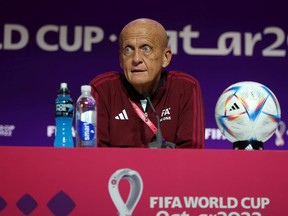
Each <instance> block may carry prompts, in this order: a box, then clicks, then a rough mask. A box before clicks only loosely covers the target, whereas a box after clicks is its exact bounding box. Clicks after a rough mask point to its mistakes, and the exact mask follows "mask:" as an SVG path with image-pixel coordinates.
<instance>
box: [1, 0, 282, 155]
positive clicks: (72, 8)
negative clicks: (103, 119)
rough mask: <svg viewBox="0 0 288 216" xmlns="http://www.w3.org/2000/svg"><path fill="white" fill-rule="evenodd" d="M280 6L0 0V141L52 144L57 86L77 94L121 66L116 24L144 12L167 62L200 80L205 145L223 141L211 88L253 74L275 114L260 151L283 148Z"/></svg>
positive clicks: (219, 89)
mask: <svg viewBox="0 0 288 216" xmlns="http://www.w3.org/2000/svg"><path fill="white" fill-rule="evenodd" d="M4 2H5V3H4ZM239 4H240V3H239ZM287 11H288V6H287V3H286V1H277V0H274V1H273V2H269V1H267V2H263V1H249V2H245V1H241V5H237V3H235V2H231V1H216V2H215V1H208V0H197V1H187V2H181V1H177V2H172V3H169V2H168V1H151V2H149V1H145V2H143V1H142V2H141V1H131V0H126V1H115V2H114V1H113V2H110V1H107V2H106V1H104V2H103V1H101V2H98V1H90V0H82V1H77V2H71V1H53V0H49V1H47V0H46V1H36V0H30V1H29V2H27V1H20V0H17V1H13V0H11V1H2V2H1V3H0V74H1V75H0V76H1V78H0V92H1V93H0V104H1V106H0V145H7V146H53V141H54V136H55V120H54V102H55V99H56V95H57V90H58V88H59V86H60V83H61V82H67V83H68V87H69V89H70V90H71V94H72V98H73V100H74V101H76V100H77V98H78V97H79V95H80V87H81V85H83V84H87V83H88V82H89V81H90V80H91V79H92V78H93V77H94V76H96V75H97V74H100V73H104V72H107V71H110V70H120V67H119V63H118V34H119V32H120V30H121V29H122V27H123V26H124V25H125V24H126V23H128V22H129V21H131V20H132V19H135V18H140V17H149V18H153V19H156V20H158V21H159V22H161V23H162V24H163V25H164V26H165V27H166V29H167V32H168V35H169V45H170V46H171V48H172V51H173V59H172V63H171V65H170V66H169V69H179V70H183V71H186V72H188V73H191V74H193V75H194V76H195V77H196V78H197V79H198V80H199V81H200V84H201V86H202V89H203V96H204V105H205V113H206V148H210V149H220V148H221V149H223V148H227V149H231V148H232V144H231V143H230V142H229V141H228V140H226V139H225V138H224V137H223V136H222V135H221V133H220V131H219V130H218V129H217V125H216V122H215V117H214V110H215V105H216V102H217V100H218V98H219V96H220V94H221V93H222V92H223V90H224V89H226V88H227V87H228V86H230V85H231V84H234V83H236V82H239V81H256V82H260V83H262V84H264V85H266V86H267V87H268V88H270V89H271V90H272V91H273V92H274V94H275V95H276V97H277V98H278V100H279V103H280V105H281V111H282V117H281V124H280V126H279V128H278V129H277V131H276V133H275V134H274V135H273V137H271V138H270V139H269V140H268V141H267V142H266V143H265V149H288V147H287V146H288V145H287V142H288V139H287V136H288V135H287V134H288V131H287V129H286V124H287V118H288V117H287V115H288V114H287V110H288V107H287V106H288V105H287V81H288V79H287V66H288V60H287V57H288V49H287V47H288V28H287V27H288V26H287V23H288V16H287ZM99 126H100V127H101V125H99Z"/></svg>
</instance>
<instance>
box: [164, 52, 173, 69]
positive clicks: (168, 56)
mask: <svg viewBox="0 0 288 216" xmlns="http://www.w3.org/2000/svg"><path fill="white" fill-rule="evenodd" d="M171 59H172V52H171V50H170V48H166V49H165V51H164V56H163V63H162V67H163V68H166V67H167V66H168V65H169V64H170V62H171Z"/></svg>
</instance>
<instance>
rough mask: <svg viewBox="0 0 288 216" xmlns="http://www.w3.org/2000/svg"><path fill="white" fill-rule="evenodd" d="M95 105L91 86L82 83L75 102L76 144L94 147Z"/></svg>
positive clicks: (95, 131) (95, 136) (95, 127)
mask: <svg viewBox="0 0 288 216" xmlns="http://www.w3.org/2000/svg"><path fill="white" fill-rule="evenodd" d="M96 117H97V107H96V101H95V99H94V98H93V96H92V95H91V86H90V85H82V86H81V95H80V97H79V98H78V100H77V104H76V146H77V147H96V145H97V143H96V140H97V125H96V122H97V121H96Z"/></svg>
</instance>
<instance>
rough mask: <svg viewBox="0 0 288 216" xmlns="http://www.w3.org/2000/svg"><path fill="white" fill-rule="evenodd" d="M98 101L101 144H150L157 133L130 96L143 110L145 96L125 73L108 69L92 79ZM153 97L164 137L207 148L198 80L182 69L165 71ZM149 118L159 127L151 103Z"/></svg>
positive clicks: (178, 143) (179, 144)
mask: <svg viewBox="0 0 288 216" xmlns="http://www.w3.org/2000/svg"><path fill="white" fill-rule="evenodd" d="M90 85H91V86H92V95H93V97H94V98H95V99H96V103H97V140H98V146H99V147H106V146H108V147H148V144H149V143H150V142H152V141H154V140H155V137H156V136H155V135H154V133H153V132H152V130H151V129H150V128H149V127H148V126H147V125H146V123H145V122H144V121H142V120H141V119H140V117H139V116H138V115H137V114H136V112H135V110H134V109H133V107H132V104H131V102H130V101H129V98H130V99H131V100H132V101H134V102H135V103H136V104H137V105H138V107H140V108H141V110H143V108H142V106H141V103H140V99H144V98H143V95H140V94H139V93H138V92H137V91H136V90H135V89H134V88H133V87H132V85H131V84H129V83H128V81H127V80H126V78H125V76H124V74H123V73H119V72H107V73H103V74H101V75H98V76H96V77H95V78H94V79H93V80H91V82H90ZM151 101H152V104H153V106H154V107H155V110H156V112H157V113H158V115H159V118H160V121H161V124H160V125H161V131H162V135H163V138H164V139H165V140H167V141H169V142H172V143H175V144H176V148H204V140H205V138H204V131H205V125H204V108H203V100H202V93H201V89H200V85H199V83H198V81H197V80H196V79H195V78H194V77H193V76H191V75H189V74H186V73H184V72H181V71H169V72H162V76H161V81H160V84H159V87H158V89H157V91H156V93H155V94H154V95H151ZM146 112H147V113H148V118H149V119H150V120H151V121H152V122H153V123H154V125H155V126H156V127H157V119H156V116H155V114H154V113H153V110H152V109H151V107H149V106H148V107H147V110H146Z"/></svg>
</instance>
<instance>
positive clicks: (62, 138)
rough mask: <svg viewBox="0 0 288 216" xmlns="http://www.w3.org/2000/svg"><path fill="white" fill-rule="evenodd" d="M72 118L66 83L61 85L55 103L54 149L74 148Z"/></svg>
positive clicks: (72, 109)
mask: <svg viewBox="0 0 288 216" xmlns="http://www.w3.org/2000/svg"><path fill="white" fill-rule="evenodd" d="M73 117H74V105H73V100H72V98H71V97H70V91H69V90H68V87H67V83H61V84H60V89H59V90H58V96H57V98H56V101H55V121H56V135H55V140H54V147H74V142H73V136H72V123H73Z"/></svg>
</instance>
